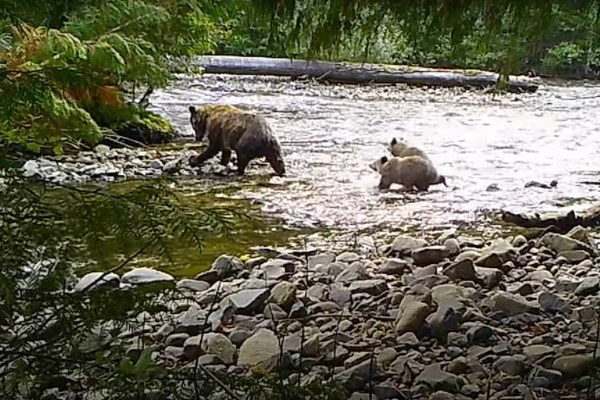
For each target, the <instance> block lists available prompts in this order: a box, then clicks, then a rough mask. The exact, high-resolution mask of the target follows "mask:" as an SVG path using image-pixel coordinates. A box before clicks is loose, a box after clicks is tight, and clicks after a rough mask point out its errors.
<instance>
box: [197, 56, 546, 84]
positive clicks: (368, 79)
mask: <svg viewBox="0 0 600 400" xmlns="http://www.w3.org/2000/svg"><path fill="white" fill-rule="evenodd" d="M194 63H195V64H196V65H197V66H200V67H203V68H204V69H205V72H206V73H212V74H235V75H274V76H289V77H293V78H316V79H317V80H319V81H326V82H331V83H348V84H369V83H380V84H397V83H404V84H408V85H411V86H431V87H474V88H479V89H481V88H490V87H494V85H495V84H496V82H497V81H498V77H499V75H498V74H497V73H494V72H484V71H477V70H444V69H430V68H415V67H408V66H396V65H378V64H358V63H338V62H329V61H316V60H314V61H305V60H290V59H285V58H265V57H237V56H199V57H195V58H194ZM537 89H538V85H537V84H536V83H535V82H534V81H533V80H531V79H529V78H526V77H514V76H511V77H510V79H509V82H508V84H507V90H508V91H510V92H513V93H523V92H528V93H533V92H535V91H536V90H537Z"/></svg>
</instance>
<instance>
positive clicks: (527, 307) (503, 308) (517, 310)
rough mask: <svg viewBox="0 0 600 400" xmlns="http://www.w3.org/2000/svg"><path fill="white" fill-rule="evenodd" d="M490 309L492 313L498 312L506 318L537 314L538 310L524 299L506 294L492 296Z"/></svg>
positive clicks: (499, 293) (500, 293)
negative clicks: (506, 316)
mask: <svg viewBox="0 0 600 400" xmlns="http://www.w3.org/2000/svg"><path fill="white" fill-rule="evenodd" d="M491 308H492V310H493V311H500V312H503V313H504V314H506V315H508V316H515V315H519V314H524V313H532V314H535V313H537V312H538V308H537V307H536V306H534V305H532V304H531V303H530V302H528V301H527V300H526V299H525V298H524V297H522V296H519V295H516V294H511V293H506V292H498V293H496V294H495V295H494V296H492V298H491Z"/></svg>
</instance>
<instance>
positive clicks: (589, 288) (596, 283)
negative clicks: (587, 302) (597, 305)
mask: <svg viewBox="0 0 600 400" xmlns="http://www.w3.org/2000/svg"><path fill="white" fill-rule="evenodd" d="M598 290H600V277H597V276H591V277H588V278H585V279H584V280H583V282H581V283H580V284H579V286H577V289H575V294H576V295H578V296H588V295H591V294H596V293H598Z"/></svg>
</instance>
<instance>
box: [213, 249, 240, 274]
mask: <svg viewBox="0 0 600 400" xmlns="http://www.w3.org/2000/svg"><path fill="white" fill-rule="evenodd" d="M243 267H244V263H243V262H242V260H240V259H239V258H237V257H233V256H228V255H226V254H221V255H220V256H219V257H217V259H216V260H215V261H214V262H213V263H212V265H211V268H210V270H211V271H213V272H215V273H216V274H217V278H218V279H217V280H221V279H225V278H227V277H230V276H233V275H235V274H236V273H238V272H239V271H240V270H241V269H242V268H243Z"/></svg>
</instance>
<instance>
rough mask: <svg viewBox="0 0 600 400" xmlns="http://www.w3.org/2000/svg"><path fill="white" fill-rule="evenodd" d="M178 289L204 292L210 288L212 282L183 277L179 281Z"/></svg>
mask: <svg viewBox="0 0 600 400" xmlns="http://www.w3.org/2000/svg"><path fill="white" fill-rule="evenodd" d="M176 287H177V289H179V290H185V291H189V292H204V291H205V290H208V288H209V287H210V284H209V283H208V282H203V281H197V280H195V279H182V280H180V281H179V282H177V285H176Z"/></svg>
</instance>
